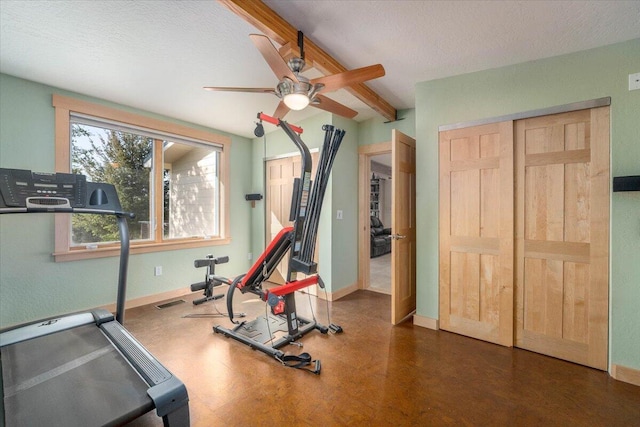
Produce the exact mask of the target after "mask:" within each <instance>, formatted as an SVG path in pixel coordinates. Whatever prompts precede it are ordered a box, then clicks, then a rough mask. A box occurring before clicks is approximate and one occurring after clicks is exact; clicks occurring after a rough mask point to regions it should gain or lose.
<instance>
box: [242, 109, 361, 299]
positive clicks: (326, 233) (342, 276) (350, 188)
mask: <svg viewBox="0 0 640 427" xmlns="http://www.w3.org/2000/svg"><path fill="white" fill-rule="evenodd" d="M292 124H295V125H297V126H300V127H302V128H303V129H304V132H303V133H302V140H303V141H304V143H305V144H306V145H307V146H308V147H309V149H310V150H311V149H314V148H321V147H322V144H323V142H324V135H325V133H324V131H323V130H322V126H323V125H325V124H332V125H333V126H335V127H337V128H340V129H345V130H346V131H347V133H346V134H345V137H344V139H343V141H342V144H341V146H340V150H339V151H338V154H337V157H336V160H335V162H334V165H333V169H332V172H331V176H330V179H329V185H328V187H327V190H326V192H325V198H324V202H323V205H322V214H321V215H320V225H319V230H318V241H319V249H318V250H319V253H318V269H319V270H318V271H319V273H320V276H321V277H322V279H323V281H324V282H325V284H326V285H327V291H329V292H336V291H337V290H339V289H341V288H344V287H346V286H349V285H351V284H353V283H355V282H356V281H357V271H358V269H357V264H356V261H357V253H358V249H357V238H356V237H357V236H356V233H357V209H358V207H357V198H358V197H357V182H358V179H357V165H358V158H357V151H358V127H357V124H356V123H355V122H354V121H352V120H346V119H342V118H338V117H335V116H332V115H331V114H329V113H321V114H318V115H316V116H313V117H311V118H308V119H306V120H303V121H301V122H296V123H292ZM264 127H265V131H266V132H268V133H267V134H266V148H265V141H264V138H255V139H254V140H253V147H252V149H253V151H252V152H253V158H252V169H253V171H254V174H253V178H252V188H253V191H254V192H259V193H261V194H264V169H263V168H264V166H263V159H264V158H267V159H268V158H272V157H274V156H278V155H282V154H288V153H296V154H297V153H298V150H297V148H296V147H295V145H293V143H292V142H291V140H290V139H289V138H288V137H287V136H286V135H285V134H284V132H283V131H281V130H280V129H277V128H275V127H274V126H273V125H270V124H265V125H264ZM265 153H266V154H265ZM312 178H315V177H312ZM336 182H339V183H341V184H339V185H337V184H335V183H336ZM342 183H348V185H343V184H342ZM337 209H341V210H343V212H344V219H343V220H336V219H334V218H335V216H336V215H335V211H336V210H337ZM251 216H252V235H253V240H252V251H253V256H254V258H255V257H257V256H258V254H260V253H261V252H262V251H263V250H264V247H265V245H264V237H263V236H264V235H265V234H264V201H262V202H260V203H257V204H256V208H255V209H254V210H253V211H252V214H251Z"/></svg>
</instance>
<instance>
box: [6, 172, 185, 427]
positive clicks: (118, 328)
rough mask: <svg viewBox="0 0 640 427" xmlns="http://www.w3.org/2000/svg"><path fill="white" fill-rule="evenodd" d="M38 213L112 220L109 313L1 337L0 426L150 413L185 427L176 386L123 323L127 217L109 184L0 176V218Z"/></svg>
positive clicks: (108, 420) (180, 387)
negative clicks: (114, 250)
mask: <svg viewBox="0 0 640 427" xmlns="http://www.w3.org/2000/svg"><path fill="white" fill-rule="evenodd" d="M38 212H43V213H56V212H68V213H80V214H96V215H113V216H115V217H116V218H117V222H118V228H119V232H120V268H119V275H118V294H117V302H116V307H117V309H116V316H115V318H114V316H113V315H112V314H111V313H110V312H108V311H106V310H103V309H96V310H93V311H91V312H86V313H79V314H71V315H65V316H62V317H56V318H50V319H46V320H42V321H39V322H35V323H32V324H29V325H26V326H21V327H17V328H14V329H9V330H6V331H3V332H2V333H0V363H1V365H2V367H1V371H2V377H1V378H2V387H1V389H2V414H0V415H1V417H0V421H2V422H0V425H7V426H42V425H60V426H89V425H122V424H125V423H128V422H130V421H132V420H134V419H136V418H138V417H140V416H142V415H143V414H145V413H147V412H149V411H151V410H153V409H154V408H155V409H156V413H157V415H158V416H160V417H162V419H163V422H164V425H165V426H188V425H189V403H188V402H189V398H188V395H187V389H186V388H185V386H184V384H183V383H182V382H181V381H180V380H179V379H178V378H176V377H175V376H174V375H173V374H172V373H171V372H169V371H168V370H167V369H166V368H165V367H164V366H162V365H161V364H160V362H158V361H157V360H156V359H155V358H154V357H153V356H152V355H151V353H149V351H147V350H146V349H145V348H144V347H143V346H142V344H140V343H139V342H138V341H137V340H136V339H135V338H134V337H133V336H132V335H131V333H129V331H127V330H126V329H125V328H124V327H123V326H122V324H123V322H124V306H125V292H126V282H127V267H128V259H129V229H128V226H127V218H133V214H129V213H126V212H123V211H122V207H121V206H120V202H119V200H118V195H117V193H116V190H115V187H114V186H113V185H111V184H103V183H94V182H88V181H87V180H86V177H85V176H83V175H73V174H64V173H56V174H45V173H32V172H31V171H28V170H20V169H0V214H16V213H38ZM10 285H11V284H10V283H3V286H10ZM88 286H91V283H90V280H89V281H88Z"/></svg>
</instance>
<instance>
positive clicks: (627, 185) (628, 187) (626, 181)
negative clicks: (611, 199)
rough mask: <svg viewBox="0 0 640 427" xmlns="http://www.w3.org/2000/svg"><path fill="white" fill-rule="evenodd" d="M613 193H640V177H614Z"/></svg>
mask: <svg viewBox="0 0 640 427" xmlns="http://www.w3.org/2000/svg"><path fill="white" fill-rule="evenodd" d="M613 191H614V192H618V191H640V175H634V176H616V177H614V178H613Z"/></svg>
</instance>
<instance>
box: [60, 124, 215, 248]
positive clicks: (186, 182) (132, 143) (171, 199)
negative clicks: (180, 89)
mask: <svg viewBox="0 0 640 427" xmlns="http://www.w3.org/2000/svg"><path fill="white" fill-rule="evenodd" d="M154 147H155V149H157V150H162V156H161V159H162V160H160V161H161V162H162V163H159V164H157V165H156V164H154V161H155V162H160V161H159V160H158V158H157V157H155V158H154V155H153V152H154ZM219 160H220V157H219V151H218V150H217V149H216V148H215V147H211V146H207V145H206V144H199V143H196V142H193V143H192V142H189V141H184V142H172V141H161V140H154V139H153V138H151V137H149V136H146V135H139V134H135V133H129V132H123V131H121V130H114V129H107V128H102V127H96V126H90V125H86V124H81V123H72V124H71V169H72V172H73V173H78V174H83V175H86V176H87V179H88V180H90V181H94V182H107V183H110V184H113V185H114V186H115V187H116V191H117V192H118V197H119V199H120V204H121V205H122V209H123V210H124V211H127V212H133V213H135V215H136V216H135V219H133V220H129V232H130V235H131V240H134V241H135V240H138V241H156V240H158V241H162V240H166V239H184V238H192V237H201V238H202V237H204V238H211V237H216V236H219V234H220V231H219V227H220V205H219V197H220V188H219V187H220V183H219ZM156 168H161V169H162V174H161V178H160V179H161V182H157V183H154V181H153V176H154V169H155V170H157V169H156ZM160 179H158V181H160ZM159 192H162V193H163V194H162V198H161V199H162V202H161V204H162V206H160V205H159V204H158V205H157V206H155V205H154V200H156V199H155V197H154V194H158V193H159ZM157 203H160V202H159V201H158V202H157ZM154 206H155V211H157V212H154ZM156 225H158V226H160V227H162V233H161V235H157V234H156ZM71 235H72V242H73V245H76V246H79V245H86V244H89V243H103V242H114V241H117V240H118V228H117V223H116V222H115V221H113V218H110V217H103V216H98V215H73V217H72V224H71Z"/></svg>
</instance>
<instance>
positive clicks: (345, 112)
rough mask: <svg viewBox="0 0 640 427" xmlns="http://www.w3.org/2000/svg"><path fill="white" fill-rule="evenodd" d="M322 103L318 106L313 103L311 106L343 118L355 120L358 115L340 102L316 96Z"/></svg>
mask: <svg viewBox="0 0 640 427" xmlns="http://www.w3.org/2000/svg"><path fill="white" fill-rule="evenodd" d="M315 97H316V98H317V99H318V100H319V101H320V102H319V103H318V104H315V103H311V104H309V105H311V106H313V107H316V108H319V109H321V110H324V111H328V112H330V113H333V114H337V115H339V116H342V117H346V118H348V119H353V118H354V117H355V116H357V115H358V112H357V111H355V110H352V109H351V108H349V107H347V106H345V105H342V104H340V103H339V102H336V101H334V100H333V99H329V98H327V97H326V96H322V95H316V96H315Z"/></svg>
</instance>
